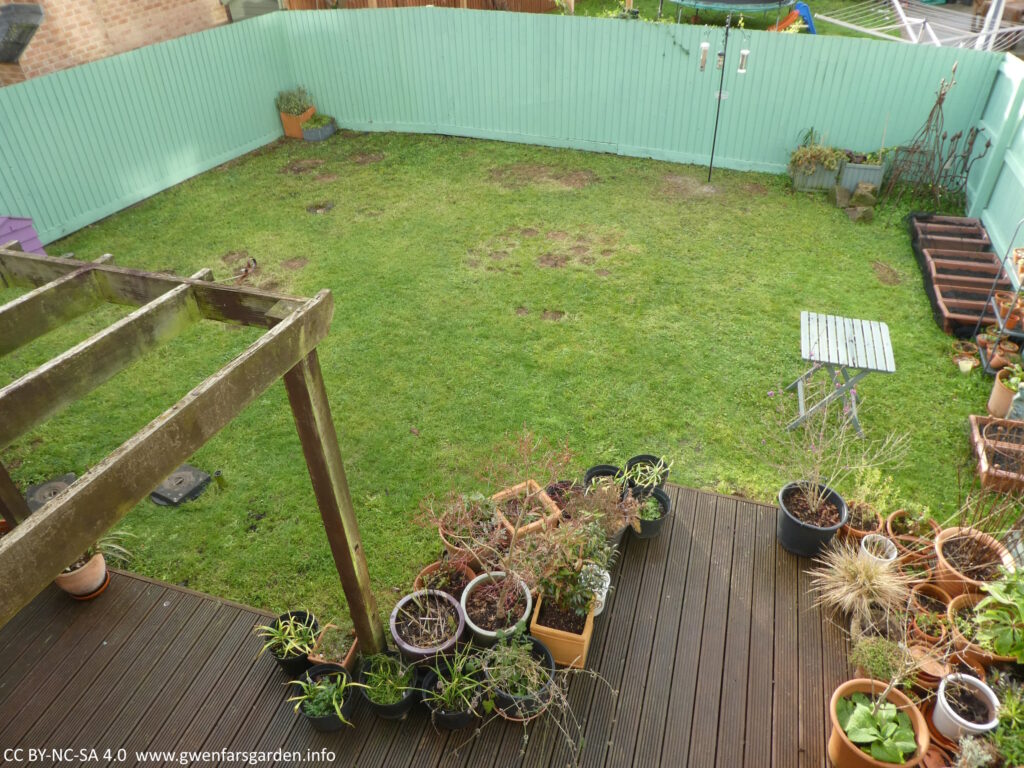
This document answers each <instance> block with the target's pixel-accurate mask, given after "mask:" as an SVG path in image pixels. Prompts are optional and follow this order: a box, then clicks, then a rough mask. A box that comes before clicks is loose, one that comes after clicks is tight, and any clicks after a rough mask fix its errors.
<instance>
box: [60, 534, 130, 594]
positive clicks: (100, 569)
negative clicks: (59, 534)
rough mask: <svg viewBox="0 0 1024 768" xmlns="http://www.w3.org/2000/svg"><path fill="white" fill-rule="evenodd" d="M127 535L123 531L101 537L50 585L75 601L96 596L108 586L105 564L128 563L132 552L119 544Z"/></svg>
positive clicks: (108, 579) (108, 580)
mask: <svg viewBox="0 0 1024 768" xmlns="http://www.w3.org/2000/svg"><path fill="white" fill-rule="evenodd" d="M128 536H129V534H128V533H127V532H125V531H111V532H110V533H107V534H105V535H103V536H101V537H100V538H99V539H98V540H97V541H96V543H95V544H93V545H92V546H91V547H89V548H88V549H87V550H86V551H85V552H83V553H82V555H81V556H80V557H79V558H78V559H77V560H75V562H73V563H72V564H71V565H69V566H68V567H67V568H65V569H64V570H63V571H62V572H61V573H60V574H59V575H58V576H57V578H55V579H54V580H53V583H54V584H56V585H57V586H58V587H60V588H61V589H62V590H63V591H65V592H67V593H68V594H69V595H71V596H72V597H73V598H75V599H76V600H91V599H92V598H94V597H98V596H99V595H100V594H101V593H102V592H103V590H104V589H106V587H107V584H109V583H110V575H109V573H108V572H107V565H108V564H113V565H123V564H126V563H128V562H130V561H131V558H132V554H131V552H129V551H128V550H127V549H125V548H124V546H123V545H122V542H123V541H124V540H125V538H127V537H128Z"/></svg>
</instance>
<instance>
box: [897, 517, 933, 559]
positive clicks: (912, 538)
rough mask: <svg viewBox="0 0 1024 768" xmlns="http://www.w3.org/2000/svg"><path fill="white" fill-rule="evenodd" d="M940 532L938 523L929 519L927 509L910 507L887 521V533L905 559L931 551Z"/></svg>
mask: <svg viewBox="0 0 1024 768" xmlns="http://www.w3.org/2000/svg"><path fill="white" fill-rule="evenodd" d="M940 530H941V528H940V527H939V525H938V523H936V522H935V521H934V520H932V519H931V517H929V513H928V508H927V507H922V506H917V505H908V506H907V507H906V508H905V509H897V510H896V511H895V512H893V513H892V514H890V515H889V516H888V517H887V518H886V519H885V532H886V534H887V535H888V536H889V538H890V539H891V540H892V542H893V543H894V544H895V545H896V549H897V550H899V553H900V556H901V558H904V559H906V558H907V557H908V556H916V555H918V554H920V553H922V552H925V551H927V550H930V549H931V548H932V542H933V541H934V539H935V535H936V534H937V533H938V532H939V531H940Z"/></svg>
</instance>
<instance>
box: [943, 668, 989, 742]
mask: <svg viewBox="0 0 1024 768" xmlns="http://www.w3.org/2000/svg"><path fill="white" fill-rule="evenodd" d="M932 724H933V725H934V726H935V729H936V730H937V731H938V732H939V733H941V734H942V735H943V736H945V737H946V738H947V739H950V740H951V741H959V740H960V738H961V737H963V736H968V735H970V736H978V735H980V734H983V733H988V732H989V731H993V730H995V728H996V726H998V725H999V700H998V699H997V698H996V695H995V693H993V691H992V689H991V688H989V687H988V686H987V685H986V684H985V683H983V682H982V681H981V680H979V679H978V678H976V677H971V676H970V675H962V674H954V675H949V676H947V677H945V678H943V680H942V682H941V683H939V690H938V693H937V694H936V696H935V709H934V710H933V711H932Z"/></svg>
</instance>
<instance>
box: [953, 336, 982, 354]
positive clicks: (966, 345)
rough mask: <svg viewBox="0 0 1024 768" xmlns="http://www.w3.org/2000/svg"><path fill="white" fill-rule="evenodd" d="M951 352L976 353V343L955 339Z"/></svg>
mask: <svg viewBox="0 0 1024 768" xmlns="http://www.w3.org/2000/svg"><path fill="white" fill-rule="evenodd" d="M953 354H954V355H976V354H978V345H977V344H975V343H973V342H970V341H967V340H966V339H957V340H956V341H954V342H953Z"/></svg>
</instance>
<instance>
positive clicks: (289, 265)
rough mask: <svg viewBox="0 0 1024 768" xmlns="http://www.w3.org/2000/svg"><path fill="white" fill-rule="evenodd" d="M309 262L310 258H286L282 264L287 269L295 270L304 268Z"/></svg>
mask: <svg viewBox="0 0 1024 768" xmlns="http://www.w3.org/2000/svg"><path fill="white" fill-rule="evenodd" d="M308 263H309V259H302V258H295V259H285V260H284V261H282V262H281V266H282V267H284V268H285V269H290V270H292V271H294V270H296V269H302V268H303V267H304V266H306V265H307V264H308Z"/></svg>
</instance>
